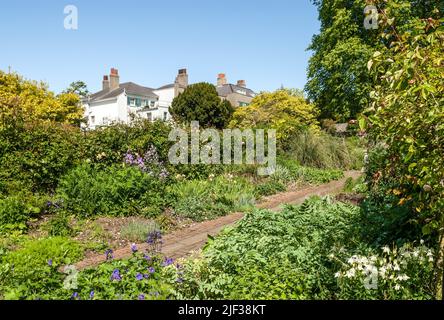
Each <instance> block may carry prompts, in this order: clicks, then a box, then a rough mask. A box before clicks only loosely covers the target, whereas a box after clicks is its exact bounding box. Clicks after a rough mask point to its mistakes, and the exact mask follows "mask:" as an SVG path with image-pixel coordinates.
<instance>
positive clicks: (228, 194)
mask: <svg viewBox="0 0 444 320" xmlns="http://www.w3.org/2000/svg"><path fill="white" fill-rule="evenodd" d="M166 192H167V194H168V195H169V196H170V205H171V207H172V208H173V209H174V211H175V213H176V214H177V215H179V216H181V217H186V218H190V219H192V220H194V221H202V220H207V219H212V218H216V217H219V216H223V215H226V214H227V213H229V212H231V211H240V210H244V209H246V208H249V207H251V206H252V205H253V204H254V202H255V197H254V188H253V186H251V185H250V184H249V183H247V181H246V180H244V179H241V178H233V177H231V176H227V177H216V178H214V177H210V178H209V179H208V180H191V181H182V182H178V183H177V184H174V185H172V186H170V187H168V189H167V191H166Z"/></svg>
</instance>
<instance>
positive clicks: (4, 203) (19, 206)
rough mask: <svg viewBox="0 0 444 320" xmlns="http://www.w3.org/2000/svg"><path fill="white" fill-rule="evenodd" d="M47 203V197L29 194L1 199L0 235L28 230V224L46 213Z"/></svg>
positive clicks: (24, 193)
mask: <svg viewBox="0 0 444 320" xmlns="http://www.w3.org/2000/svg"><path fill="white" fill-rule="evenodd" d="M45 202H46V198H45V197H41V196H37V195H33V194H31V193H28V192H23V193H19V194H15V195H12V196H7V197H0V233H4V232H8V231H12V230H26V229H27V224H26V223H27V222H28V221H29V220H30V219H31V218H35V217H37V216H38V215H39V214H41V213H42V212H43V211H44V209H45Z"/></svg>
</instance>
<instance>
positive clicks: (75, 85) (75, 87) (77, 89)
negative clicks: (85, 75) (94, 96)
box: [63, 81, 89, 98]
mask: <svg viewBox="0 0 444 320" xmlns="http://www.w3.org/2000/svg"><path fill="white" fill-rule="evenodd" d="M63 93H74V94H77V95H78V96H79V97H81V98H86V97H87V96H88V95H89V91H88V87H87V85H86V83H85V82H83V81H76V82H72V83H71V84H70V85H69V87H68V88H67V89H66V90H65V91H63Z"/></svg>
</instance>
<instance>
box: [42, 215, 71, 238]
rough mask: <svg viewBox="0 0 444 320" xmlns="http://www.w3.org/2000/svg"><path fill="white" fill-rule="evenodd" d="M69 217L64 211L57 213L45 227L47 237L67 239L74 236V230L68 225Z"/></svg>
mask: <svg viewBox="0 0 444 320" xmlns="http://www.w3.org/2000/svg"><path fill="white" fill-rule="evenodd" d="M70 221H71V219H70V217H69V216H68V215H67V214H66V212H64V211H60V212H58V213H57V214H56V215H55V216H54V217H52V218H51V219H50V220H49V221H48V223H47V224H46V225H45V229H46V230H47V231H48V235H49V236H53V237H55V236H60V237H69V236H72V235H73V234H74V229H73V228H72V227H71V225H70Z"/></svg>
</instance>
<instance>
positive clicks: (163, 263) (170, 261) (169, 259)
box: [162, 258, 174, 267]
mask: <svg viewBox="0 0 444 320" xmlns="http://www.w3.org/2000/svg"><path fill="white" fill-rule="evenodd" d="M173 263H174V260H173V259H172V258H167V259H165V261H164V262H162V267H166V266H169V265H171V264H173Z"/></svg>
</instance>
